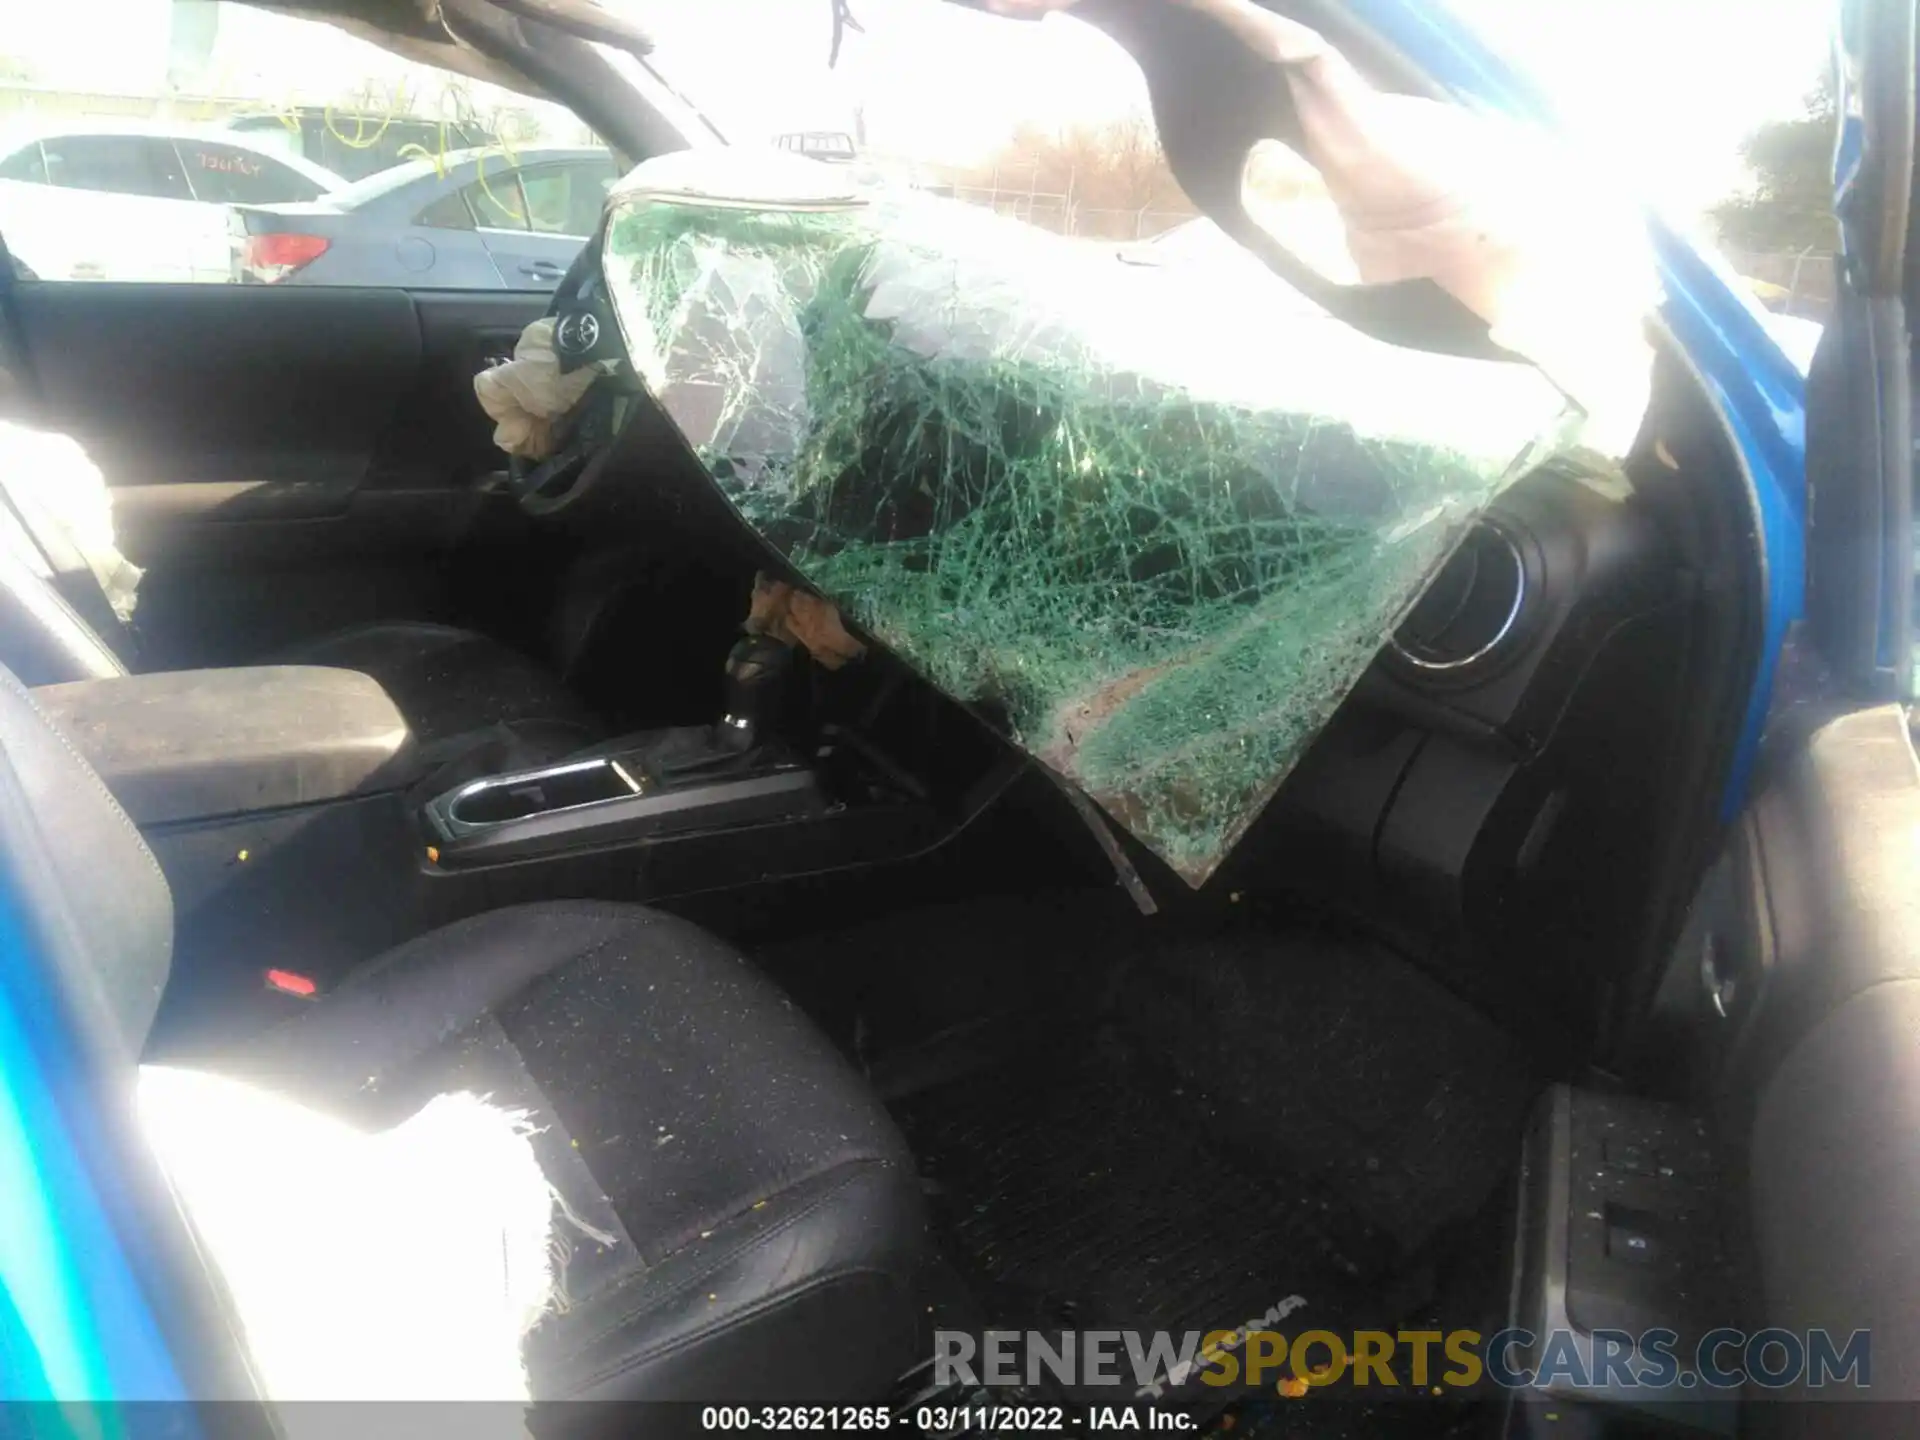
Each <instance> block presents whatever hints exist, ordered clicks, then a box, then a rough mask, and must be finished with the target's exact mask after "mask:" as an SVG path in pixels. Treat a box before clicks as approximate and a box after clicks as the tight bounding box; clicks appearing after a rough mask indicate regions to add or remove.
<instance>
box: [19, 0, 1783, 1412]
mask: <svg viewBox="0 0 1920 1440" xmlns="http://www.w3.org/2000/svg"><path fill="white" fill-rule="evenodd" d="M1347 4H1348V6H1349V8H1350V9H1351V10H1352V11H1353V12H1354V13H1355V15H1356V16H1357V17H1358V18H1359V20H1360V21H1361V22H1362V23H1363V24H1364V25H1365V26H1367V27H1368V28H1370V29H1371V30H1372V31H1373V32H1374V33H1375V34H1376V35H1378V36H1379V37H1380V38H1381V39H1382V40H1384V41H1385V42H1386V43H1387V44H1389V45H1390V46H1392V47H1393V48H1394V49H1396V50H1397V51H1398V52H1400V54H1401V55H1402V56H1404V57H1406V58H1407V59H1408V60H1410V61H1411V62H1413V63H1414V64H1415V66H1416V67H1417V68H1419V69H1421V70H1423V71H1425V73H1426V74H1427V75H1428V76H1429V77H1430V78H1431V79H1432V80H1433V81H1434V82H1436V83H1437V84H1438V85H1439V86H1441V87H1443V88H1444V89H1446V90H1447V91H1449V92H1450V93H1452V94H1453V95H1455V96H1457V97H1459V98H1461V99H1463V100H1465V101H1468V102H1470V103H1473V104H1475V105H1478V106H1482V107H1486V108H1490V109H1495V110H1499V111H1503V112H1507V113H1511V114H1514V115H1517V116H1520V117H1524V118H1527V119H1531V120H1535V121H1540V122H1546V123H1552V121H1553V113H1552V106H1551V104H1550V102H1549V101H1548V99H1547V97H1546V96H1545V95H1544V94H1543V93H1542V92H1541V91H1540V90H1539V89H1538V88H1537V87H1536V86H1535V85H1533V84H1532V83H1530V82H1529V81H1528V80H1527V79H1526V78H1525V77H1524V76H1523V75H1522V74H1521V73H1519V71H1518V70H1517V69H1516V68H1515V67H1514V66H1513V65H1512V64H1511V63H1510V62H1509V61H1507V60H1506V59H1504V58H1503V57H1502V56H1500V55H1499V54H1498V53H1497V52H1496V51H1495V50H1494V49H1492V48H1491V47H1490V46H1488V45H1487V44H1486V43H1485V42H1484V41H1483V40H1482V39H1481V38H1480V37H1478V36H1476V35H1475V34H1474V33H1472V32H1471V31H1470V30H1469V29H1468V28H1467V27H1466V26H1465V25H1464V24H1462V23H1461V22H1460V21H1459V20H1458V19H1456V18H1455V17H1453V16H1451V15H1449V14H1447V13H1446V12H1445V11H1444V10H1442V9H1440V8H1439V7H1437V6H1436V5H1435V4H1434V3H1432V0H1347ZM568 153H569V154H570V155H573V156H580V155H584V154H587V153H591V152H568ZM598 153H602V154H604V152H598ZM548 158H549V156H548V155H547V154H545V153H544V152H525V153H523V154H521V155H520V156H519V157H518V159H517V162H516V163H518V164H519V165H521V166H523V167H525V166H530V165H532V164H533V163H535V162H536V161H538V160H545V159H548ZM449 160H450V162H451V163H448V162H442V163H441V164H440V165H438V166H436V165H434V164H433V163H431V162H422V163H421V164H419V165H418V166H417V167H414V168H413V169H411V170H410V171H409V173H408V174H407V175H405V176H400V177H395V176H393V175H392V174H391V173H390V174H389V177H388V178H389V181H390V182H392V183H390V186H389V193H388V194H387V196H386V198H385V200H380V199H379V197H377V196H376V197H373V198H372V199H369V200H367V201H366V202H365V203H363V205H362V206H361V207H360V208H358V209H357V210H355V211H352V212H351V213H350V212H349V210H348V209H346V208H337V207H327V206H318V207H316V206H307V207H277V208H275V209H271V210H255V211H250V212H247V213H248V215H249V225H250V232H249V233H257V232H254V231H253V230H252V229H251V227H252V225H253V223H254V221H255V220H258V221H259V224H260V226H261V232H259V233H263V232H264V230H265V229H266V228H268V224H269V218H268V217H272V223H276V224H287V225H297V224H298V223H301V222H306V223H310V224H312V225H315V226H318V225H320V224H321V223H322V222H327V223H335V222H337V226H336V228H335V229H334V230H333V231H331V232H330V233H331V234H333V235H337V236H338V237H339V243H338V249H337V254H335V252H334V247H333V246H332V245H331V244H330V246H329V256H327V257H322V260H316V261H315V262H314V263H313V265H312V266H311V267H309V268H310V270H311V273H310V274H309V273H304V272H302V273H298V277H297V283H327V282H328V281H329V280H330V279H331V280H332V283H341V284H369V285H379V284H389V283H402V284H406V283H414V284H418V283H420V275H419V273H418V272H408V271H407V270H405V269H404V262H402V261H401V260H398V259H396V258H394V257H395V253H396V246H397V245H400V244H403V243H404V241H405V240H406V239H407V238H409V237H417V236H418V235H419V234H420V233H421V232H422V231H424V230H427V229H429V228H430V227H422V226H419V225H418V224H417V223H415V221H416V220H417V217H418V216H419V215H420V214H422V213H423V212H424V211H425V210H426V209H427V208H428V207H429V206H431V205H433V204H435V203H438V202H441V201H443V200H444V199H445V198H446V197H447V196H449V195H454V194H457V193H459V192H460V191H461V190H462V189H463V187H465V186H470V185H472V184H473V183H474V182H475V180H476V178H477V177H478V176H479V174H480V170H481V165H482V163H483V162H482V161H480V160H478V159H476V158H475V157H473V156H464V157H449ZM493 163H494V164H495V165H496V166H498V165H499V157H498V155H497V154H496V155H495V157H494V160H493ZM492 173H495V174H499V173H501V170H500V169H496V170H495V171H494V172H492ZM1649 224H1650V227H1651V230H1652V235H1653V238H1654V242H1655V246H1656V252H1657V258H1658V261H1659V264H1660V269H1661V275H1662V279H1663V280H1664V283H1665V289H1666V297H1667V299H1666V305H1665V310H1664V322H1665V324H1666V326H1667V327H1668V329H1669V330H1670V332H1671V334H1672V336H1673V338H1674V340H1675V341H1676V342H1677V346H1678V348H1679V350H1680V352H1681V353H1682V354H1683V356H1684V357H1685V360H1686V362H1687V363H1688V364H1689V365H1690V367H1691V368H1692V370H1693V372H1694V373H1695V375H1696V377H1697V379H1698V381H1699V382H1700V384H1701V386H1702V388H1703V390H1704V392H1705V393H1706V395H1707V396H1708V397H1709V398H1710V399H1711V401H1712V403H1713V404H1714V406H1715V407H1716V409H1717V410H1718V412H1719V415H1720V418H1721V420H1722V422H1723V423H1724V425H1725V427H1726V431H1727V434H1728V436H1729V437H1730V438H1731V439H1732V441H1733V442H1734V445H1735V447H1736V448H1737V450H1738V453H1739V455H1740V457H1741V459H1742V462H1743V465H1744V470H1745V479H1746V483H1747V485H1748V488H1749V493H1750V499H1751V507H1752V526H1753V531H1752V533H1753V539H1754V543H1755V547H1756V550H1757V551H1758V552H1759V554H1760V556H1761V557H1762V562H1763V565H1764V575H1765V609H1764V627H1763V635H1762V640H1761V646H1762V648H1761V653H1760V654H1759V656H1758V657H1757V665H1756V666H1755V670H1754V680H1753V684H1752V689H1751V692H1750V694H1749V696H1748V698H1747V703H1746V711H1745V721H1744V724H1743V726H1742V729H1741V733H1740V737H1739V741H1738V744H1737V746H1736V748H1735V750H1734V752H1733V753H1732V755H1731V756H1730V758H1729V762H1728V765H1727V768H1726V773H1725V776H1724V783H1723V788H1722V808H1723V811H1724V813H1725V814H1727V815H1728V816H1731V815H1732V814H1734V813H1735V812H1736V811H1737V810H1738V809H1739V808H1740V806H1741V805H1742V803H1743V801H1744V799H1745V797H1746V793H1747V787H1748V783H1749V780H1750V778H1751V773H1752V769H1753V764H1754V759H1755V753H1756V750H1757V747H1758V743H1759V739H1760V734H1761V729H1762V726H1763V723H1764V720H1765V718H1766V714H1767V710H1768V706H1769V702H1770V697H1771V695H1772V689H1773V683H1774V679H1775V674H1776V671H1777V668H1778V665H1779V661H1780V656H1781V651H1782V645H1783V641H1784V639H1785V637H1786V633H1787V630H1788V627H1789V626H1791V625H1792V624H1793V622H1794V621H1795V620H1796V619H1798V618H1799V617H1800V616H1801V614H1802V610H1803V605H1804V599H1805V596H1804V586H1805V577H1806V548H1805V542H1804V538H1803V529H1804V523H1805V519H1806V511H1807V487H1806V433H1807V427H1806V386H1805V381H1804V378H1803V376H1802V375H1801V374H1800V372H1799V371H1798V370H1797V369H1796V368H1795V366H1794V365H1793V364H1792V363H1791V362H1790V361H1789V360H1788V359H1787V357H1786V356H1785V355H1784V354H1783V353H1782V351H1781V350H1780V348H1779V347H1778V345H1777V344H1776V343H1775V342H1774V341H1773V340H1772V339H1771V338H1770V337H1769V335H1768V333H1767V331H1766V328H1765V326H1764V324H1763V322H1762V321H1761V319H1760V317H1759V315H1758V314H1757V312H1756V311H1755V310H1754V308H1753V306H1752V304H1751V303H1750V302H1749V301H1747V300H1746V299H1744V298H1743V297H1741V296H1740V295H1739V294H1737V293H1736V292H1735V291H1734V290H1733V289H1732V288H1731V286H1730V284H1729V281H1728V277H1727V276H1726V274H1725V273H1724V272H1723V271H1722V270H1721V268H1720V267H1719V266H1718V265H1717V264H1716V263H1715V262H1713V261H1711V260H1709V259H1708V258H1707V257H1705V256H1703V255H1702V254H1701V253H1700V252H1699V251H1698V250H1697V249H1696V248H1695V247H1694V246H1693V245H1692V244H1691V243H1690V242H1689V241H1688V240H1687V239H1685V238H1684V237H1683V236H1682V235H1681V234H1680V233H1678V232H1677V231H1676V230H1674V229H1672V228H1670V227H1668V226H1667V225H1665V224H1664V223H1663V222H1661V221H1660V220H1659V219H1657V218H1653V217H1650V219H1649ZM480 228H481V227H479V226H477V225H476V226H475V227H474V228H473V229H471V230H461V231H435V232H433V233H432V234H431V235H429V236H428V237H427V240H428V242H429V243H431V244H432V245H433V247H434V259H433V261H432V266H433V267H440V266H445V267H446V268H445V269H438V268H434V269H433V272H432V273H433V274H434V276H435V279H434V282H433V283H446V284H448V285H457V286H464V285H470V284H478V285H480V286H482V287H485V288H494V287H500V286H511V285H514V284H516V283H517V282H516V281H515V280H514V279H512V278H510V277H509V276H508V274H507V273H506V270H505V269H503V268H502V263H501V261H502V257H509V259H508V268H512V267H513V266H514V265H517V264H518V263H520V262H518V261H515V260H511V258H510V252H509V251H508V250H507V248H506V246H505V245H504V244H502V245H501V247H500V249H498V250H495V249H494V248H492V247H490V246H489V245H488V244H487V243H486V240H485V237H484V236H482V235H481V234H480ZM449 237H451V238H449ZM551 238H553V237H545V236H537V235H531V234H528V235H525V236H522V237H521V243H522V244H523V245H532V244H533V243H534V242H536V241H543V240H548V239H551ZM568 243H570V244H571V246H572V249H573V250H577V249H578V246H579V243H580V242H579V240H578V239H572V240H571V241H570V242H568ZM571 253H572V252H571V251H568V252H567V253H566V255H565V256H564V258H563V257H562V256H561V255H560V254H559V253H558V251H556V252H555V253H554V256H553V258H554V260H555V262H556V263H558V264H560V265H561V266H562V267H564V262H565V260H567V259H571ZM329 259H334V260H337V262H338V268H337V270H336V269H335V267H334V266H333V265H332V264H329V265H328V267H327V268H326V269H323V268H322V262H323V260H329ZM528 263H531V262H528ZM396 266H401V267H402V268H400V269H396V268H395V267H396ZM456 269H457V271H458V273H459V274H460V275H462V276H469V275H472V276H479V277H481V278H479V279H478V280H474V279H453V278H450V277H451V276H452V275H453V274H454V273H455V272H456ZM335 274H337V275H338V276H339V277H340V278H337V279H334V278H333V276H334V275H335ZM443 276H444V277H449V278H446V279H444V281H442V279H441V278H440V277H443ZM529 278H531V277H529ZM551 283H552V282H551V281H548V282H547V284H548V285H549V286H550V285H551ZM7 783H10V782H4V781H0V791H3V790H4V785H5V784H7ZM7 803H12V802H11V799H10V797H9V796H7V795H6V794H5V793H0V804H7ZM17 914H18V912H17V910H16V909H15V908H14V907H13V906H12V904H11V903H8V902H7V900H6V897H4V896H0V1173H4V1174H5V1175H7V1176H8V1177H9V1180H8V1183H7V1184H6V1185H5V1186H0V1372H4V1373H5V1374H6V1375H7V1377H8V1387H7V1388H8V1391H9V1393H10V1395H11V1396H12V1397H14V1398H33V1397H34V1396H36V1395H42V1396H45V1397H47V1398H53V1397H56V1396H73V1395H76V1394H84V1395H94V1396H98V1397H102V1398H106V1397H129V1398H139V1399H146V1400H168V1399H175V1398H180V1397H181V1396H182V1395H183V1390H184V1387H183V1385H182V1382H181V1380H180V1378H179V1371H178V1368H177V1367H176V1361H177V1360H182V1359H183V1357H176V1356H174V1355H171V1354H169V1353H168V1351H167V1348H166V1346H165V1345H164V1343H163V1341H162V1333H161V1329H160V1327H159V1326H158V1325H157V1324H156V1320H155V1310H154V1308H153V1307H154V1305H155V1303H156V1299H155V1296H154V1290H153V1286H152V1285H151V1284H150V1283H148V1280H149V1278H150V1273H151V1272H150V1271H149V1270H148V1268H147V1267H148V1261H147V1258H146V1257H145V1255H144V1254H143V1246H142V1243H141V1237H140V1236H139V1234H138V1233H137V1231H134V1230H132V1229H131V1228H129V1225H128V1224H120V1223H116V1219H117V1217H118V1216H121V1215H124V1213H125V1207H124V1206H123V1205H121V1204H120V1203H118V1201H117V1200H116V1197H118V1196H122V1195H124V1194H125V1193H126V1188H127V1187H126V1182H127V1177H126V1176H125V1175H123V1174H121V1173H120V1172H119V1170H118V1163H117V1161H116V1156H115V1150H114V1147H112V1146H110V1145H108V1144H105V1143H103V1142H104V1128H105V1127H104V1126H103V1123H102V1122H101V1120H100V1119H99V1115H98V1113H97V1112H94V1111H92V1110H91V1109H90V1107H89V1104H88V1102H89V1101H90V1100H91V1099H92V1098H93V1097H91V1096H90V1095H89V1094H88V1092H87V1089H86V1087H85V1086H84V1084H80V1083H77V1082H76V1081H75V1079H74V1077H75V1076H76V1075H79V1074H80V1073H81V1072H82V1071H84V1070H85V1069H86V1068H87V1067H86V1065H85V1063H84V1057H83V1056H81V1055H79V1054H78V1053H77V1052H76V1050H75V1049H74V1048H73V1047H72V1044H71V1035H70V1032H67V1031H66V1030H65V1029H64V1027H63V1025H62V1022H61V1019H60V1017H59V1016H58V1015H57V1014H56V1013H54V1011H53V1010H52V1008H51V1007H50V1006H49V1005H48V1004H47V1003H46V1000H47V996H46V993H45V991H44V988H43V987H42V986H41V985H40V984H39V983H38V982H37V981H36V978H35V976H36V967H37V964H38V957H37V956H36V955H35V953H34V952H33V949H32V947H31V944H30V942H29V938H28V936H27V934H26V933H25V931H24V929H23V928H22V926H21V925H20V924H19V923H18V920H17ZM63 1040H66V1041H68V1042H69V1043H68V1044H67V1045H63V1044H62V1041H63ZM126 1103H127V1101H126V1099H125V1097H120V1098H119V1099H118V1100H116V1101H106V1102H104V1109H105V1110H106V1111H108V1112H112V1111H113V1110H114V1109H115V1108H116V1106H124V1105H125V1104H126ZM180 1423H181V1424H182V1425H184V1424H185V1423H186V1422H185V1421H184V1420H182V1421H181V1422H180Z"/></svg>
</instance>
